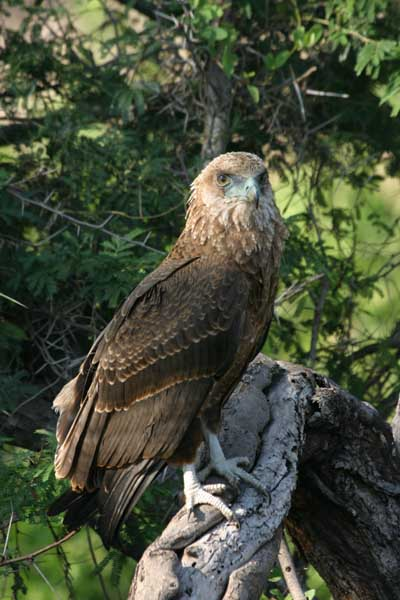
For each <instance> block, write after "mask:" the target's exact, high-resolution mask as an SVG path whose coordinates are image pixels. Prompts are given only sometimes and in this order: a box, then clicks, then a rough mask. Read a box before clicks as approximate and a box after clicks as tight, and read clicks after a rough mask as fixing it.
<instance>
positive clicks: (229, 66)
mask: <svg viewBox="0 0 400 600" xmlns="http://www.w3.org/2000/svg"><path fill="white" fill-rule="evenodd" d="M221 62H222V67H223V69H224V72H225V74H226V75H227V76H228V77H231V76H232V75H233V72H234V70H235V65H236V63H237V56H236V54H235V53H234V52H233V50H232V47H231V45H230V44H227V45H226V46H225V48H224V50H223V53H222V59H221Z"/></svg>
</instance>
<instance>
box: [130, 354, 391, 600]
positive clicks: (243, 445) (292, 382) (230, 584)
mask: <svg viewBox="0 0 400 600" xmlns="http://www.w3.org/2000/svg"><path fill="white" fill-rule="evenodd" d="M220 437H221V442H222V445H223V448H224V450H225V453H226V455H227V456H233V455H235V456H238V455H246V456H248V457H249V459H250V460H251V463H252V465H254V468H253V470H252V472H253V474H254V475H255V476H257V477H258V478H259V479H260V480H261V481H262V482H263V483H264V484H265V485H266V487H267V488H268V489H269V490H270V491H271V503H270V504H268V502H267V501H266V499H265V498H264V497H262V496H261V495H260V494H259V493H257V492H256V491H255V490H253V489H250V488H248V487H244V486H242V488H241V491H240V495H239V496H238V497H237V498H236V500H235V502H234V504H233V508H234V510H235V512H236V513H237V515H238V516H239V521H240V529H237V528H235V527H234V526H233V525H232V524H229V523H227V522H225V521H222V520H221V515H219V514H218V513H217V512H216V511H215V510H214V509H213V508H211V507H207V506H202V507H199V508H198V509H197V510H196V511H195V515H194V517H192V518H191V519H190V520H189V519H188V515H187V513H186V511H185V510H184V509H181V510H180V511H179V512H178V514H177V515H176V516H175V517H174V518H173V519H172V520H171V522H170V523H169V525H168V526H167V528H166V529H165V530H164V532H163V534H162V535H161V536H160V537H159V538H158V539H157V540H156V541H155V542H154V543H153V544H151V545H150V547H149V548H148V549H147V550H146V552H145V554H144V555H143V557H142V559H141V561H140V562H139V564H138V566H137V569H136V573H135V577H134V580H133V582H132V586H131V590H130V593H129V600H144V599H145V600H155V599H157V600H162V599H167V598H168V599H180V600H183V599H185V600H188V599H189V598H190V599H192V600H193V599H195V600H214V599H215V600H217V599H218V600H219V599H224V600H228V599H234V600H236V599H237V600H239V599H240V600H244V599H247V598H248V599H250V598H252V599H253V598H254V599H257V598H258V597H259V596H260V594H261V592H262V590H263V589H264V586H265V582H266V578H267V575H268V573H269V571H270V570H271V568H272V567H273V565H274V563H275V561H276V558H277V554H278V550H279V543H280V539H281V532H282V524H283V523H285V524H286V526H287V527H288V529H289V531H290V533H291V536H292V539H293V540H294V542H295V543H296V545H297V546H298V548H299V549H300V550H301V552H302V553H303V554H304V556H305V558H306V559H307V560H308V561H309V562H311V563H312V564H314V566H315V567H316V568H317V569H318V570H319V571H320V573H321V574H322V576H323V577H324V578H325V579H326V581H327V582H328V585H329V586H330V589H331V591H332V593H333V596H334V598H335V600H345V599H346V600H361V599H363V600H389V599H390V600H397V599H399V600H400V536H399V525H400V465H399V459H398V456H397V453H396V451H395V446H394V441H393V436H392V432H391V428H390V426H389V425H388V424H387V423H385V421H383V420H382V419H381V418H380V416H379V414H378V412H377V411H376V410H375V409H373V408H372V407H370V406H369V405H367V404H366V403H363V402H360V401H358V400H357V399H355V398H354V397H352V396H351V395H350V394H348V393H346V392H345V391H343V390H341V389H340V388H339V387H338V386H336V385H335V384H334V383H333V382H332V381H330V380H329V379H327V378H324V377H321V376H319V375H317V374H316V373H314V372H313V371H311V370H309V369H306V368H304V367H300V366H296V365H292V364H289V363H282V362H280V363H276V362H273V361H270V360H269V359H267V358H266V357H265V356H261V355H260V356H259V357H257V359H256V360H255V361H254V362H253V363H252V365H250V367H249V369H248V371H247V372H246V374H245V375H244V377H243V379H242V382H241V384H240V385H239V386H238V388H237V390H236V391H235V392H234V394H233V395H232V397H231V398H230V400H229V402H228V403H227V405H226V407H225V408H224V415H223V425H222V430H221V436H220ZM296 486H297V487H296Z"/></svg>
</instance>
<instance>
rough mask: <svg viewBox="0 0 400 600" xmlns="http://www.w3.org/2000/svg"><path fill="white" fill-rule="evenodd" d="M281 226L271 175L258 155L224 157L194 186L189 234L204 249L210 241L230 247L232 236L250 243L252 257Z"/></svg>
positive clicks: (206, 169) (246, 154)
mask: <svg viewBox="0 0 400 600" xmlns="http://www.w3.org/2000/svg"><path fill="white" fill-rule="evenodd" d="M277 222H281V219H280V215H279V212H278V209H277V208H276V206H275V202H274V196H273V193H272V189H271V185H270V183H269V179H268V173H267V170H266V168H265V165H264V162H263V161H262V159H261V158H259V157H258V156H256V155H255V154H250V153H249V152H228V153H227V154H221V155H220V156H217V158H214V160H212V161H211V162H210V163H209V164H208V165H207V166H206V167H205V168H204V169H203V170H202V171H201V173H200V174H199V175H198V176H197V177H196V179H195V180H194V181H193V183H192V185H191V195H190V198H189V201H188V210H187V222H186V232H187V233H189V234H190V236H191V237H192V238H193V239H196V240H198V241H200V243H201V244H202V245H205V244H207V242H208V241H210V242H211V244H212V246H214V247H217V246H219V247H221V246H222V245H223V243H224V239H225V240H227V243H228V244H230V239H231V238H232V236H234V237H236V238H237V237H238V236H240V237H241V238H243V239H242V240H241V241H240V245H243V244H246V243H247V242H248V245H247V246H246V253H248V252H251V251H252V249H254V248H259V247H260V245H263V244H264V243H265V236H266V235H267V237H268V238H269V239H271V236H273V234H274V229H275V226H276V224H277ZM246 232H247V233H249V234H251V235H248V236H245V233H246ZM256 238H257V239H256ZM246 240H247V241H246Z"/></svg>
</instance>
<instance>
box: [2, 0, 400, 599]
mask: <svg viewBox="0 0 400 600" xmlns="http://www.w3.org/2000/svg"><path fill="white" fill-rule="evenodd" d="M133 4H134V3H125V2H120V3H118V2H116V3H113V4H112V5H111V4H109V3H107V2H104V1H103V0H92V1H91V2H90V3H82V2H79V1H78V0H73V1H70V2H63V3H61V2H58V1H55V2H52V3H41V2H35V3H28V2H23V1H15V0H6V1H5V2H3V3H2V4H1V7H0V16H1V18H2V22H3V21H4V26H3V29H2V35H3V36H4V44H2V46H1V50H0V52H1V59H2V64H3V65H4V66H3V69H2V73H1V79H2V93H1V98H0V103H1V117H2V120H1V125H0V132H1V134H2V135H1V138H0V139H1V141H0V144H1V145H0V229H1V231H0V239H1V261H0V269H1V286H0V308H1V317H0V361H1V368H0V403H1V410H2V414H3V415H11V414H12V415H13V419H15V422H16V423H18V427H19V426H20V421H19V419H21V415H22V414H26V415H27V416H26V419H27V420H29V419H33V418H34V415H37V412H38V411H37V410H36V411H35V408H36V403H37V402H39V400H40V401H41V402H45V401H46V400H47V401H48V402H50V401H51V398H52V397H53V396H54V395H55V393H56V392H57V390H58V389H59V388H60V387H61V385H62V384H63V383H64V382H65V381H66V380H67V379H68V378H69V377H71V375H73V374H74V373H75V372H76V368H77V366H78V364H79V362H80V358H81V357H82V356H84V355H85V353H86V352H87V350H88V348H89V347H90V345H91V343H92V341H93V340H94V338H95V337H96V335H97V334H98V332H99V331H100V330H101V329H102V327H104V325H105V324H106V323H107V321H108V320H109V319H110V318H111V316H112V314H113V312H114V310H115V308H116V307H117V306H118V305H119V304H120V302H121V301H122V300H123V298H124V297H125V296H126V295H127V294H128V293H129V291H130V290H131V289H132V288H133V287H134V286H135V285H136V284H137V283H138V282H139V281H140V280H141V279H142V278H143V277H144V276H145V275H146V274H147V273H148V272H150V271H151V270H152V269H154V267H155V266H156V265H157V264H158V263H159V261H160V260H161V259H162V257H163V256H164V255H165V253H166V252H168V250H169V249H170V247H171V246H172V244H173V242H174V240H175V238H176V236H177V235H178V233H179V231H180V229H181V228H182V224H183V220H184V201H185V198H186V197H187V194H188V186H189V183H190V181H191V179H192V177H193V176H194V174H195V173H196V172H197V170H198V168H199V167H200V166H201V159H200V152H201V145H202V135H203V131H204V114H205V112H206V110H207V103H206V99H205V88H204V79H205V73H206V71H207V68H208V65H209V61H214V62H216V63H217V64H218V65H219V66H220V67H221V68H222V69H223V71H224V73H225V74H226V75H227V77H228V79H229V81H230V85H231V86H232V98H233V107H232V114H231V130H230V141H229V144H228V149H229V150H248V151H254V152H257V153H259V154H264V155H265V157H266V160H267V162H268V164H269V170H270V173H271V180H272V183H273V186H274V189H275V190H276V195H277V201H278V204H279V206H280V208H281V210H282V212H283V214H284V216H285V218H286V221H287V225H288V228H289V230H290V234H291V235H290V238H289V239H288V242H287V247H286V253H285V258H284V262H283V265H282V284H281V290H280V291H283V290H284V289H286V290H287V289H288V288H290V286H292V285H293V284H294V283H295V282H300V283H301V282H305V281H308V278H312V277H313V276H315V275H316V274H321V275H322V277H321V278H320V279H318V280H316V281H315V280H314V283H311V284H307V285H304V286H303V287H302V288H301V290H300V292H299V293H296V294H295V295H293V296H291V297H290V298H289V300H286V301H285V302H284V303H282V304H281V305H280V306H279V307H278V309H277V314H278V316H279V321H278V320H277V321H276V322H274V324H273V326H272V328H271V333H270V336H269V339H268V342H267V345H266V347H265V350H266V351H267V352H269V353H271V354H272V355H274V356H276V357H279V358H289V359H290V360H292V361H295V362H302V363H305V364H308V365H311V366H315V367H316V368H318V369H319V370H321V371H323V372H325V373H327V374H329V375H330V376H331V377H332V378H334V379H336V380H337V381H338V383H340V384H342V385H343V386H344V387H346V388H348V389H349V390H350V391H351V392H353V393H355V394H357V395H358V396H360V397H362V398H364V399H366V400H369V401H372V402H374V403H376V404H379V407H380V408H381V410H382V411H383V412H384V414H386V415H388V414H389V413H390V412H391V410H392V409H393V406H394V405H395V403H396V400H397V397H398V393H399V384H398V381H399V375H400V373H399V365H398V353H399V343H398V338H399V323H398V317H397V315H396V314H394V311H393V299H397V298H398V285H399V283H400V282H399V271H398V265H399V262H400V261H399V257H400V243H399V221H400V215H399V211H398V205H397V203H396V201H397V197H396V194H397V195H398V190H399V188H398V186H397V187H396V185H397V184H396V183H395V182H394V180H390V181H387V180H386V177H387V176H388V175H389V176H390V177H392V178H393V177H396V176H398V173H399V167H400V162H399V158H398V157H399V156H400V123H399V121H398V119H394V118H393V117H394V116H396V115H397V114H398V112H399V110H400V68H399V60H398V59H399V41H398V31H399V27H400V11H399V8H398V6H397V5H395V3H390V2H389V1H388V0H349V1H345V2H343V1H342V0H324V1H323V2H318V3H317V2H311V3H310V2H308V3H305V2H301V1H296V0H295V1H293V2H275V3H267V5H266V3H265V2H263V1H261V0H247V1H245V2H237V1H232V2H224V3H216V2H214V1H212V0H191V1H190V2H164V1H163V0H162V1H160V2H157V3H152V2H141V3H138V6H139V5H140V10H142V13H138V12H135V11H134V10H133V8H132V6H133ZM156 9H157V11H158V12H157V14H155V12H154V11H155V10H156ZM4 19H5V20H4ZM382 186H386V187H382ZM388 186H391V190H389V193H387V192H384V191H383V190H384V189H387V187H388ZM35 418H36V417H35ZM25 426H26V425H25ZM18 427H16V431H15V435H14V432H11V433H10V432H8V433H7V434H6V435H3V438H2V453H1V456H0V460H1V470H0V486H1V489H3V490H7V491H6V494H5V495H3V496H2V502H1V503H0V511H1V520H2V523H8V519H9V515H10V511H11V510H13V511H15V512H16V513H17V514H18V518H19V521H18V524H16V525H15V526H13V531H14V528H16V527H20V530H21V531H29V535H30V536H33V535H34V532H35V531H36V532H38V533H37V537H36V539H35V540H34V544H33V547H36V548H37V547H38V546H40V545H41V544H42V543H43V540H42V539H41V538H42V537H43V538H44V537H45V536H46V535H47V534H49V530H48V525H47V521H46V517H45V508H46V506H47V504H48V502H49V499H50V498H52V497H54V496H55V495H57V494H58V493H59V491H60V489H61V488H62V484H60V482H57V481H55V479H54V476H53V474H52V471H51V469H50V467H49V465H50V464H51V457H52V454H53V451H54V438H53V437H52V436H49V435H47V434H44V433H43V431H42V432H41V433H40V434H35V435H34V436H32V435H31V438H32V439H34V441H32V440H31V442H28V441H26V440H27V439H28V437H29V436H25V437H23V438H21V437H17V429H18ZM44 427H46V429H48V424H45V425H44V424H43V425H40V427H39V428H40V429H43V428H44ZM18 431H19V429H18ZM9 433H10V434H9ZM21 439H23V440H24V443H25V442H26V445H27V446H28V448H22V447H18V446H16V445H15V442H16V440H18V443H22V442H21V441H20V440H21ZM33 448H34V449H33ZM167 487H168V486H167ZM171 487H172V488H173V487H174V486H173V484H171ZM163 490H165V484H163V485H160V487H159V488H158V486H156V488H155V490H154V491H150V492H149V493H148V494H147V495H146V496H145V498H143V502H142V504H141V505H139V506H138V507H137V508H136V512H135V520H134V524H133V525H131V526H127V527H126V530H125V531H124V533H123V536H124V542H125V543H126V544H129V543H131V544H132V543H133V546H134V551H135V552H138V553H139V552H140V551H141V550H142V549H143V547H144V546H145V545H146V544H148V543H149V541H150V540H151V539H152V538H153V537H154V536H155V535H157V533H158V532H159V530H160V527H161V525H160V524H161V522H162V518H163V516H164V515H165V512H167V507H168V504H169V503H171V498H170V496H171V490H169V495H168V494H166V496H165V497H164V496H163V493H164V492H163ZM154 494H156V496H155V495H154ZM155 506H157V507H158V508H159V510H156V509H155ZM24 528H25V529H24ZM45 532H47V534H45ZM57 534H59V535H61V527H58V525H57ZM13 535H14V534H13ZM21 539H22V542H21V547H20V548H18V543H20V542H19V541H18V540H21ZM46 539H47V538H46ZM51 539H52V538H51V536H50V538H49V540H50V541H51ZM132 540H133V542H132ZM135 540H136V545H135ZM23 541H24V537H23V536H18V535H15V536H14V537H12V539H11V541H10V544H11V546H10V551H11V552H12V553H13V554H17V553H19V552H23V551H25V550H26V547H25V546H24V543H23ZM68 543H69V544H71V547H76V548H78V547H79V548H84V550H82V552H83V553H86V554H87V552H88V548H87V543H88V542H87V540H86V538H85V537H83V538H82V537H78V538H77V541H76V542H75V541H74V540H71V542H68ZM74 544H76V546H73V545H74ZM29 549H31V547H29ZM32 549H33V548H32ZM96 552H97V554H98V556H99V560H98V565H97V567H96V566H94V567H93V568H94V573H95V574H96V577H98V574H99V573H102V574H103V575H104V577H105V578H106V580H107V581H106V583H107V584H110V583H111V585H112V586H113V587H117V586H118V582H119V581H120V575H121V573H122V575H121V577H122V579H121V581H125V580H124V577H125V575H124V573H128V572H129V568H132V564H131V563H129V564H130V566H129V564H125V562H124V558H123V557H122V555H121V554H120V553H119V552H117V551H116V550H113V551H112V552H111V553H110V554H109V555H106V554H105V553H104V552H103V551H101V550H99V549H96ZM57 556H58V558H57V559H54V560H53V563H51V564H53V565H54V564H55V563H56V561H57V560H58V562H57V564H58V566H59V573H58V576H59V578H60V581H61V580H62V581H64V583H63V584H60V586H64V587H63V588H62V589H63V590H64V591H65V590H67V591H68V594H69V595H70V596H71V597H72V592H71V589H72V588H71V585H72V584H71V583H68V582H70V579H68V578H71V577H72V576H71V573H74V576H73V577H75V579H74V582H75V583H74V585H76V586H77V589H78V590H80V594H81V595H82V594H83V596H82V597H89V595H88V594H89V592H88V589H87V588H85V587H84V583H83V582H82V577H81V575H80V574H79V572H78V570H77V569H76V570H74V569H75V567H74V565H72V567H71V568H69V567H68V566H67V562H65V560H66V559H65V560H64V559H63V558H62V557H60V555H57ZM63 561H64V562H63ZM60 565H61V566H60ZM50 572H51V567H50V568H49V573H50ZM46 573H47V571H46ZM8 574H9V577H10V582H11V579H12V583H10V584H7V585H8V588H7V589H9V590H11V587H12V586H14V587H15V591H14V597H15V598H17V597H21V595H22V594H23V593H24V586H26V587H27V588H28V591H29V597H34V596H33V595H32V594H31V589H32V587H31V582H32V581H34V582H35V585H37V586H38V587H37V589H41V590H43V589H44V588H46V586H47V584H45V583H44V582H43V580H42V579H41V578H40V576H39V575H38V574H37V573H36V574H35V573H34V572H33V569H28V568H26V567H24V568H21V570H16V571H14V572H13V573H10V572H9V573H8ZM63 574H64V575H63ZM35 577H37V579H35ZM127 577H128V576H127ZM128 579H129V577H128ZM128 579H126V581H127V580H128ZM78 581H79V583H78ZM123 585H126V583H125V584H122V583H121V586H122V587H121V586H120V587H121V589H123ZM68 586H69V587H68ZM80 586H81V587H80ZM47 587H48V586H47ZM314 588H316V589H317V584H314V582H312V585H311V589H310V592H309V595H311V593H312V589H314ZM100 589H101V588H100V587H99V590H100ZM82 590H84V591H82ZM47 591H48V593H49V594H50V591H49V590H47ZM278 591H279V590H278ZM41 593H42V596H39V595H38V596H37V597H41V598H44V597H46V593H47V592H44V591H43V592H41ZM95 593H96V592H94V594H95ZM98 593H99V594H101V592H100V591H99V592H98ZM280 593H281V592H280ZM10 594H11V591H10ZM317 594H318V597H320V596H321V592H320V590H319V589H318V590H317ZM49 597H53V596H51V595H49ZM92 597H95V596H92ZM97 597H102V596H101V595H98V596H97ZM276 597H278V596H276ZM321 597H322V596H321Z"/></svg>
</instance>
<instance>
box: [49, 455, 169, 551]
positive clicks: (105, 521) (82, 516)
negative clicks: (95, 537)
mask: <svg viewBox="0 0 400 600" xmlns="http://www.w3.org/2000/svg"><path fill="white" fill-rule="evenodd" d="M163 466H164V461H163V460H160V459H145V460H142V461H140V462H138V463H136V464H134V465H131V466H129V467H126V468H124V469H119V470H111V469H110V470H107V471H105V473H104V477H103V480H102V483H101V486H100V488H99V489H97V490H94V491H91V492H88V491H83V492H74V491H72V490H68V491H67V492H65V494H63V495H62V496H60V497H59V498H57V500H55V502H53V504H52V505H51V506H50V508H49V510H48V514H49V515H50V516H53V515H58V514H60V513H62V512H65V516H64V524H65V525H66V527H67V528H68V529H70V530H71V529H77V528H78V527H81V526H82V525H84V524H85V523H88V522H89V521H91V522H93V521H95V523H96V530H97V532H98V533H99V534H100V536H101V538H102V540H103V544H104V545H105V547H106V548H109V547H110V545H111V544H112V542H113V540H114V539H115V537H116V536H117V535H118V531H119V529H120V527H121V525H122V524H123V522H124V521H125V519H126V518H127V517H128V515H129V513H130V511H131V510H132V509H133V507H134V506H135V504H136V503H137V502H138V501H139V499H140V497H141V496H142V494H143V493H144V491H145V490H146V488H147V487H148V486H149V485H150V483H151V482H152V481H153V480H154V479H155V477H156V476H157V475H158V473H159V472H160V471H161V469H162V468H163Z"/></svg>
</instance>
